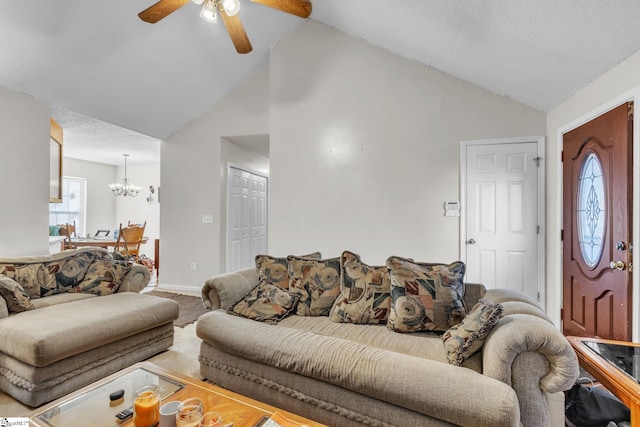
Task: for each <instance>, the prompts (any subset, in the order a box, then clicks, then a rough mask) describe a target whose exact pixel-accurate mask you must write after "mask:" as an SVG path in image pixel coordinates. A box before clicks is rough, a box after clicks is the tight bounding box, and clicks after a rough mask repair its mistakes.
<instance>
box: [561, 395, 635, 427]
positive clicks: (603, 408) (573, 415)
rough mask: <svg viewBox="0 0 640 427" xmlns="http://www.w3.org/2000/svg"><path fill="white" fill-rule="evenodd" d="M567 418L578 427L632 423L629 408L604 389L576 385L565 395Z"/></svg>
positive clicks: (599, 426)
mask: <svg viewBox="0 0 640 427" xmlns="http://www.w3.org/2000/svg"><path fill="white" fill-rule="evenodd" d="M565 416H566V417H567V419H568V420H569V421H571V422H572V423H573V424H575V425H576V426H578V427H601V426H606V425H607V424H608V423H609V421H614V422H616V423H617V422H620V421H630V420H631V412H630V411H629V408H627V407H626V406H624V404H623V403H622V402H621V401H620V400H618V398H617V397H615V396H614V395H613V394H611V393H610V392H609V390H607V389H605V388H603V387H592V386H588V385H581V384H576V385H574V386H573V387H571V390H569V391H568V392H567V393H566V395H565Z"/></svg>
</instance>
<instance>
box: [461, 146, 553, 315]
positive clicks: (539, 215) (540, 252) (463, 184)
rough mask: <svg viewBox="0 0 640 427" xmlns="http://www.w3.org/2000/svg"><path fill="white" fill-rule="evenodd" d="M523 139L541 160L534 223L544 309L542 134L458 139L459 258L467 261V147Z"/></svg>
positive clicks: (539, 296)
mask: <svg viewBox="0 0 640 427" xmlns="http://www.w3.org/2000/svg"><path fill="white" fill-rule="evenodd" d="M523 142H531V143H535V144H536V147H537V150H536V152H537V156H538V158H539V159H540V167H538V168H537V169H538V182H537V192H538V208H537V212H536V215H537V224H538V226H539V227H540V229H539V231H538V234H537V235H538V239H537V242H536V243H537V246H538V300H539V301H538V303H539V304H540V305H541V307H542V309H543V310H545V308H546V287H545V286H544V284H545V265H546V258H545V241H546V227H545V209H546V208H545V205H546V192H545V176H546V174H545V170H546V168H545V161H546V159H545V137H544V136H528V137H517V138H499V139H498V138H496V139H471V140H462V141H460V224H459V226H460V233H459V235H460V242H459V252H460V260H461V261H462V262H464V263H466V262H467V245H466V243H465V242H466V241H467V227H466V225H467V207H466V205H465V201H466V196H467V183H466V182H467V147H469V146H471V145H499V144H517V143H523Z"/></svg>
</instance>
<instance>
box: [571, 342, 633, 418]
mask: <svg viewBox="0 0 640 427" xmlns="http://www.w3.org/2000/svg"><path fill="white" fill-rule="evenodd" d="M567 339H568V340H569V342H570V343H571V346H572V347H573V349H574V350H575V352H576V355H577V356H578V362H579V363H580V366H582V367H583V368H584V369H585V370H586V371H587V372H589V373H590V374H591V375H593V377H594V378H595V379H596V380H598V381H599V382H600V383H601V384H602V385H603V386H604V387H605V388H606V389H607V390H609V391H610V392H611V393H613V394H615V395H616V397H617V398H618V399H620V400H621V401H622V403H624V404H625V405H626V406H627V407H628V408H629V409H630V411H631V425H632V426H634V427H635V426H640V383H639V382H638V381H639V378H640V366H639V365H637V364H638V363H640V344H639V343H631V342H626V341H612V340H603V339H597V338H583V337H572V336H569V337H567ZM593 344H595V345H593ZM598 344H602V345H604V348H603V350H600V351H596V350H594V348H598ZM607 345H612V346H614V348H615V347H616V346H617V347H619V348H623V349H626V350H627V351H628V353H630V354H631V356H630V357H625V358H624V359H630V360H631V362H632V363H634V364H636V366H625V367H626V368H627V370H631V371H632V373H629V372H626V370H625V369H623V368H622V367H621V366H620V365H619V364H620V363H623V358H620V357H615V355H613V354H608V353H607V352H606V351H605V350H606V346H607ZM629 362H630V361H629V360H625V361H624V363H623V365H625V364H626V365H629ZM633 371H636V372H635V373H634V372H633ZM634 374H635V376H634Z"/></svg>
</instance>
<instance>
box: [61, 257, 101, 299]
mask: <svg viewBox="0 0 640 427" xmlns="http://www.w3.org/2000/svg"><path fill="white" fill-rule="evenodd" d="M95 258H96V257H95V256H93V255H92V254H91V253H88V252H81V253H78V254H76V255H75V256H72V257H69V258H66V259H64V260H61V264H60V269H59V270H58V271H56V273H55V277H56V283H57V287H56V293H62V292H73V289H72V288H73V287H75V286H77V285H78V284H79V283H80V282H82V279H84V276H85V274H86V273H87V270H88V269H89V266H90V265H91V263H92V262H93V260H94V259H95Z"/></svg>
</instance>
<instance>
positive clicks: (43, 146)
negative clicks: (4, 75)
mask: <svg viewBox="0 0 640 427" xmlns="http://www.w3.org/2000/svg"><path fill="white" fill-rule="evenodd" d="M50 114H51V112H50V110H49V105H48V104H46V103H45V102H42V101H38V100H36V99H34V98H32V97H30V96H28V95H23V94H21V93H18V92H14V91H10V90H7V89H5V88H3V87H0V129H1V133H0V194H2V200H3V203H2V205H3V207H2V209H0V224H2V225H1V226H0V229H1V231H0V257H3V256H19V255H35V254H43V253H48V252H49V240H48V234H49V231H48V226H49V213H48V212H49V210H48V209H49V117H50Z"/></svg>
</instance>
